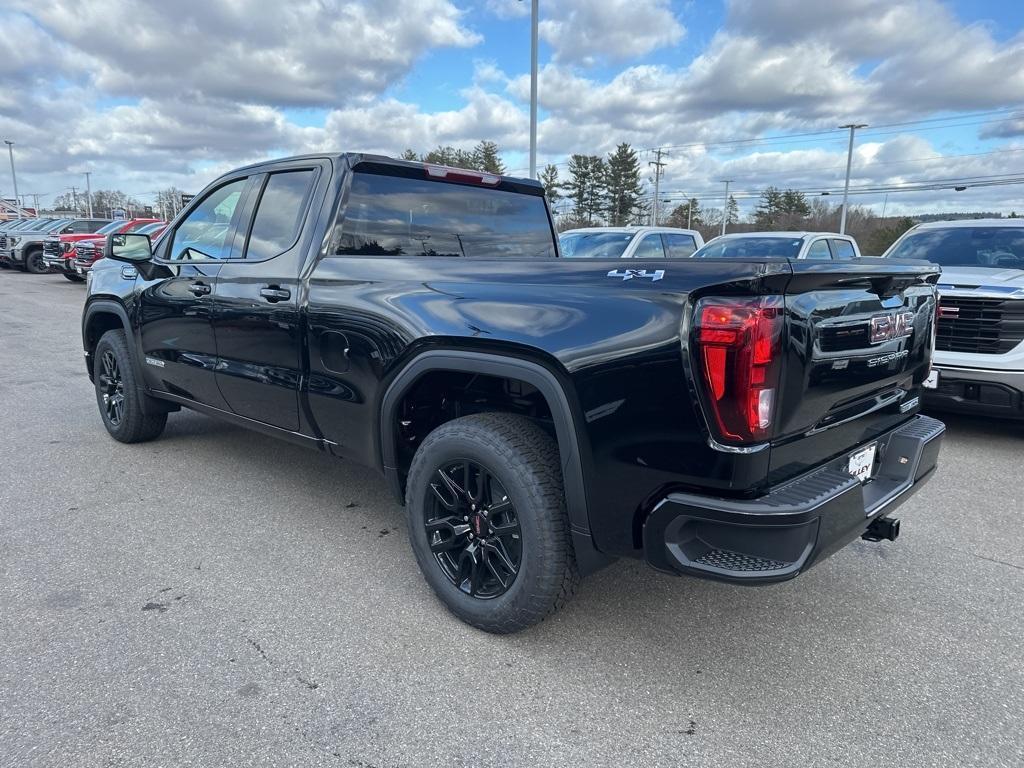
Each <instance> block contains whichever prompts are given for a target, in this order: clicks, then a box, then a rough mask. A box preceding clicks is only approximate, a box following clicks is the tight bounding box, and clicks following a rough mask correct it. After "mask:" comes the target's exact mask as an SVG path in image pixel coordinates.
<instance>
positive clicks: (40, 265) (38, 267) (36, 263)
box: [25, 249, 50, 275]
mask: <svg viewBox="0 0 1024 768" xmlns="http://www.w3.org/2000/svg"><path fill="white" fill-rule="evenodd" d="M25 269H26V270H28V271H29V272H31V273H32V274H33V275H41V274H43V273H44V272H49V271H50V268H49V267H48V266H46V262H45V261H43V252H42V250H41V249H40V250H35V251H29V252H28V253H27V254H25Z"/></svg>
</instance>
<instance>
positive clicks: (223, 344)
mask: <svg viewBox="0 0 1024 768" xmlns="http://www.w3.org/2000/svg"><path fill="white" fill-rule="evenodd" d="M327 175H328V174H327V173H326V172H325V166H323V165H321V163H319V162H313V163H309V162H306V163H305V164H302V163H298V164H296V163H291V164H287V165H282V166H279V167H275V168H274V170H273V171H272V172H270V173H266V174H261V175H260V176H259V177H257V178H256V179H255V181H254V186H253V190H252V195H251V198H250V204H249V206H248V208H249V211H248V212H247V214H246V222H247V224H246V225H245V226H243V227H242V228H241V230H240V235H239V238H238V240H239V244H240V248H241V253H240V256H241V258H240V259H237V260H235V259H232V260H231V261H229V262H227V263H225V264H224V265H223V266H222V267H221V270H220V273H219V274H218V277H217V289H216V295H215V301H214V304H215V308H214V319H213V325H214V331H215V334H216V337H217V357H218V362H217V384H218V386H219V388H220V392H221V394H222V395H223V396H224V400H225V401H226V402H227V404H228V407H229V408H230V409H231V410H232V411H234V412H235V413H236V414H238V415H239V416H245V417H247V418H250V419H256V420H258V421H262V422H265V423H268V424H272V425H274V426H276V427H280V428H282V429H288V430H292V431H295V430H298V429H299V388H300V386H301V383H302V331H301V325H300V313H299V307H300V306H301V296H300V285H299V273H300V270H301V268H302V262H303V259H304V255H305V253H306V252H307V248H306V247H305V246H306V245H307V244H308V243H307V242H306V240H307V238H305V237H303V234H304V233H308V232H310V231H311V230H310V223H309V221H308V220H309V218H310V217H309V216H308V212H309V210H310V206H311V203H312V201H313V194H314V191H315V189H316V186H317V183H318V180H319V179H321V178H326V176H327Z"/></svg>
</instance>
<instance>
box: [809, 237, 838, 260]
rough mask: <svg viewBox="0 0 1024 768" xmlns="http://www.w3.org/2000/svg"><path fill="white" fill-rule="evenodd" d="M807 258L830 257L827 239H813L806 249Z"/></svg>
mask: <svg viewBox="0 0 1024 768" xmlns="http://www.w3.org/2000/svg"><path fill="white" fill-rule="evenodd" d="M807 258H808V259H831V258H832V252H831V251H829V249H828V240H815V241H814V242H813V243H812V244H811V248H810V250H809V251H807Z"/></svg>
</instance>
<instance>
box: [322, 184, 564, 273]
mask: <svg viewBox="0 0 1024 768" xmlns="http://www.w3.org/2000/svg"><path fill="white" fill-rule="evenodd" d="M335 253H338V254H359V255H367V256H470V257H472V256H477V257H485V258H495V257H509V258H517V257H519V258H522V257H542V256H543V257H554V256H555V242H554V236H553V235H552V233H551V224H550V221H549V219H548V212H547V207H546V206H545V203H544V198H543V197H542V196H540V195H527V194H519V193H515V192H506V191H504V190H499V189H489V188H484V187H478V186H469V185H464V184H452V183H449V182H443V181H429V180H426V179H410V178H403V177H398V176H382V175H376V174H370V173H360V172H357V173H355V174H353V177H352V187H351V189H350V191H349V198H348V205H347V206H346V208H345V215H344V221H342V222H341V236H340V237H339V239H338V245H337V247H336V249H335Z"/></svg>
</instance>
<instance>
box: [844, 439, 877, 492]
mask: <svg viewBox="0 0 1024 768" xmlns="http://www.w3.org/2000/svg"><path fill="white" fill-rule="evenodd" d="M877 447H878V444H877V443H872V444H871V445H869V446H868V447H867V448H861V449H860V450H859V451H857V452H856V453H854V454H852V455H851V456H850V463H849V466H848V471H849V473H850V474H851V475H853V476H854V477H856V478H857V479H858V480H860V481H861V482H862V483H866V482H867V481H868V480H870V479H871V471H872V470H873V469H874V468H875V449H876V448H877Z"/></svg>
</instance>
